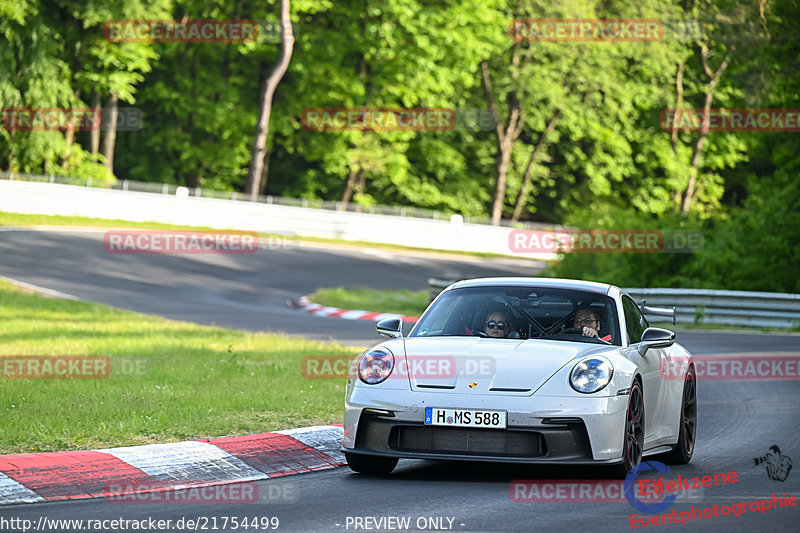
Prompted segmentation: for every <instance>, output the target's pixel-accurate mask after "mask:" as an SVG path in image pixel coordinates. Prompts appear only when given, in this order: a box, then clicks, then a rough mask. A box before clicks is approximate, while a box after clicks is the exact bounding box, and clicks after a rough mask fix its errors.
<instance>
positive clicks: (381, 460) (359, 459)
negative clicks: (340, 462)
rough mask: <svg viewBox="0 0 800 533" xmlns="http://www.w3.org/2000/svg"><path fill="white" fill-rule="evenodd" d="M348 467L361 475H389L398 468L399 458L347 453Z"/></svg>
mask: <svg viewBox="0 0 800 533" xmlns="http://www.w3.org/2000/svg"><path fill="white" fill-rule="evenodd" d="M344 456H345V458H346V459H347V466H349V467H350V469H351V470H353V471H354V472H359V473H361V474H373V475H381V474H388V473H390V472H391V471H392V470H394V467H395V466H397V457H377V456H374V455H358V454H354V453H345V454H344Z"/></svg>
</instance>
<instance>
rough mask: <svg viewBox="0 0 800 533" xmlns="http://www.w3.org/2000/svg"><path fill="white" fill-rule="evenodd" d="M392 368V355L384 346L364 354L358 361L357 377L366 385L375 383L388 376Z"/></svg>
mask: <svg viewBox="0 0 800 533" xmlns="http://www.w3.org/2000/svg"><path fill="white" fill-rule="evenodd" d="M393 368H394V356H393V355H392V353H391V352H390V351H389V350H387V349H386V348H377V349H375V350H370V351H368V352H367V353H365V354H364V356H363V357H362V358H361V361H359V362H358V377H359V378H360V379H361V381H363V382H364V383H366V384H367V385H375V384H377V383H380V382H381V381H384V380H385V379H386V378H388V377H389V374H391V373H392V369H393Z"/></svg>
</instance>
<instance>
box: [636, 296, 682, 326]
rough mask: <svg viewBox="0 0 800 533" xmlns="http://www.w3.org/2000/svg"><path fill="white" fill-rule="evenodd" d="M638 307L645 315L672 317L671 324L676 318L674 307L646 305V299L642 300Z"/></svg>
mask: <svg viewBox="0 0 800 533" xmlns="http://www.w3.org/2000/svg"><path fill="white" fill-rule="evenodd" d="M639 309H641V310H642V313H644V314H646V315H655V316H666V317H672V325H673V326H674V325H675V322H676V319H677V313H676V308H675V307H672V308H670V307H652V306H649V305H647V300H642V305H640V306H639Z"/></svg>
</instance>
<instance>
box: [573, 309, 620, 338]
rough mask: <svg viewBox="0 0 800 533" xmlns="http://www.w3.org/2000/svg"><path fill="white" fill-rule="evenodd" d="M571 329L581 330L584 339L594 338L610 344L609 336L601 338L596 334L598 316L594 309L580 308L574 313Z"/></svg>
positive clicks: (598, 321)
mask: <svg viewBox="0 0 800 533" xmlns="http://www.w3.org/2000/svg"><path fill="white" fill-rule="evenodd" d="M573 327H575V328H576V329H579V330H581V334H582V335H583V336H584V337H594V338H597V339H600V340H601V341H606V342H610V341H611V334H608V335H606V336H604V337H601V336H600V335H599V333H598V331H600V315H598V314H597V312H596V311H595V310H594V309H591V308H589V307H581V308H580V309H578V310H577V311H576V312H575V320H574V321H573Z"/></svg>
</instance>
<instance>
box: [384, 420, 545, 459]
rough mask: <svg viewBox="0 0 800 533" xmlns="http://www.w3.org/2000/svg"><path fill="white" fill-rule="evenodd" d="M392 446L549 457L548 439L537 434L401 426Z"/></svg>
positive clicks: (390, 443)
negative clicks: (546, 446)
mask: <svg viewBox="0 0 800 533" xmlns="http://www.w3.org/2000/svg"><path fill="white" fill-rule="evenodd" d="M389 446H390V447H391V448H392V449H395V450H398V451H408V452H411V451H413V452H434V453H453V454H461V455H488V456H496V457H537V456H541V455H544V454H545V453H546V450H545V445H544V439H542V436H541V434H540V433H537V432H534V431H508V430H503V431H497V430H490V429H471V428H445V427H430V426H397V427H394V428H392V432H391V435H390V437H389Z"/></svg>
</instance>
